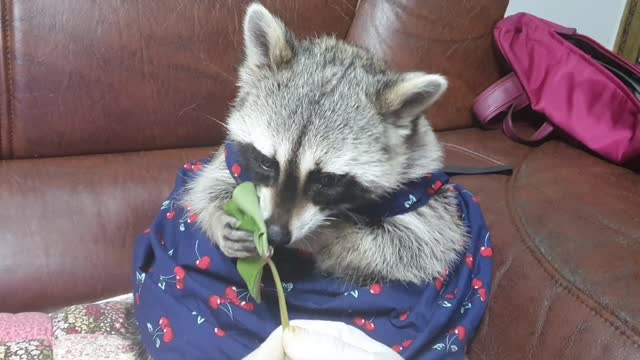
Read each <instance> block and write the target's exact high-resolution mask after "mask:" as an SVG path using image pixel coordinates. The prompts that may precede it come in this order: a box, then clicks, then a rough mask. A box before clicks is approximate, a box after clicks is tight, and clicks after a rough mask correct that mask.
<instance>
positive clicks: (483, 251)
mask: <svg viewBox="0 0 640 360" xmlns="http://www.w3.org/2000/svg"><path fill="white" fill-rule="evenodd" d="M480 255H482V256H484V257H492V256H493V249H492V248H490V247H484V246H483V247H481V248H480Z"/></svg>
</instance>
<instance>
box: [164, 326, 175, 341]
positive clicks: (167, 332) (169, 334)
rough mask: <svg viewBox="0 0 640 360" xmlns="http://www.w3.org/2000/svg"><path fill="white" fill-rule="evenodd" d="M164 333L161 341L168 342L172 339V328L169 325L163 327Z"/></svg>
mask: <svg viewBox="0 0 640 360" xmlns="http://www.w3.org/2000/svg"><path fill="white" fill-rule="evenodd" d="M163 331H164V335H163V336H162V341H164V342H166V343H170V342H172V341H173V329H172V328H171V327H166V328H164V329H163Z"/></svg>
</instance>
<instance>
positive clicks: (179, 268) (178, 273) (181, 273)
mask: <svg viewBox="0 0 640 360" xmlns="http://www.w3.org/2000/svg"><path fill="white" fill-rule="evenodd" d="M173 273H174V274H176V279H177V280H180V279H184V277H185V275H186V274H187V272H186V271H185V270H184V268H183V267H182V266H176V267H175V268H174V269H173Z"/></svg>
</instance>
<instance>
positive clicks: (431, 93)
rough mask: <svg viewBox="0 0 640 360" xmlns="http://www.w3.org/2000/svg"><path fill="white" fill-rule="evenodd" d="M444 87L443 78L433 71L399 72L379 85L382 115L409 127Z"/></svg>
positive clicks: (379, 104) (445, 84)
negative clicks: (396, 76)
mask: <svg viewBox="0 0 640 360" xmlns="http://www.w3.org/2000/svg"><path fill="white" fill-rule="evenodd" d="M446 89H447V79H446V78H445V77H444V76H441V75H436V74H425V73H421V72H409V73H403V74H400V75H399V77H398V78H395V79H393V80H392V81H390V82H389V83H388V84H387V85H386V86H384V87H383V89H382V92H381V94H380V97H379V99H378V106H379V107H380V112H381V114H382V116H383V117H384V118H385V119H387V120H388V121H391V122H393V123H394V124H395V125H398V126H400V127H406V126H409V125H410V123H411V122H412V121H413V120H414V119H415V118H416V117H418V116H420V115H421V114H422V112H423V111H424V110H425V109H427V108H428V107H429V106H431V105H432V104H433V103H434V102H436V100H438V99H439V98H440V96H441V95H442V94H443V93H444V92H445V90H446Z"/></svg>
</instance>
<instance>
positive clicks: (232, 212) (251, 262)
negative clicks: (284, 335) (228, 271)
mask: <svg viewBox="0 0 640 360" xmlns="http://www.w3.org/2000/svg"><path fill="white" fill-rule="evenodd" d="M224 211H225V213H227V214H228V215H229V216H233V217H234V218H235V219H236V220H238V225H237V226H236V229H240V230H244V231H248V232H251V233H253V241H255V243H256V248H257V250H258V254H259V255H260V257H258V258H252V259H238V262H237V264H236V267H237V268H238V272H239V273H240V276H241V277H242V279H243V280H244V282H245V283H246V284H247V289H248V290H249V293H250V294H251V296H252V297H253V298H254V299H255V301H256V303H258V304H259V303H260V301H261V299H260V284H261V282H262V272H263V270H264V266H265V264H269V267H270V268H271V273H272V274H273V277H274V283H275V286H276V290H277V294H278V306H279V307H280V321H281V322H282V326H283V327H284V328H288V327H289V315H288V312H287V303H286V301H285V295H284V290H283V289H282V281H280V276H279V274H278V270H277V269H276V265H275V264H274V263H273V261H272V260H271V259H270V256H271V251H272V249H271V248H270V247H269V242H268V239H267V227H266V225H265V223H264V219H263V218H262V212H261V211H260V203H259V201H258V194H257V192H256V187H255V185H254V184H253V183H250V182H244V183H242V184H240V185H238V186H237V187H236V188H235V190H234V191H233V194H232V196H231V200H229V201H228V202H226V203H225V204H224Z"/></svg>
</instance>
